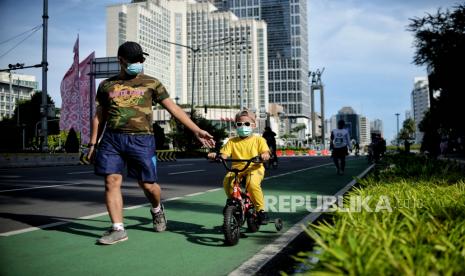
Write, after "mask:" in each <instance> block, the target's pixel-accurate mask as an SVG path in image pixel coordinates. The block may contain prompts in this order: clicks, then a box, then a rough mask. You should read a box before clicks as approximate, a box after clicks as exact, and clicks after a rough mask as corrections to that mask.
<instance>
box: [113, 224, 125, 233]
mask: <svg viewBox="0 0 465 276" xmlns="http://www.w3.org/2000/svg"><path fill="white" fill-rule="evenodd" d="M112 228H113V230H116V231H121V230H124V224H123V223H121V222H118V223H113V225H112Z"/></svg>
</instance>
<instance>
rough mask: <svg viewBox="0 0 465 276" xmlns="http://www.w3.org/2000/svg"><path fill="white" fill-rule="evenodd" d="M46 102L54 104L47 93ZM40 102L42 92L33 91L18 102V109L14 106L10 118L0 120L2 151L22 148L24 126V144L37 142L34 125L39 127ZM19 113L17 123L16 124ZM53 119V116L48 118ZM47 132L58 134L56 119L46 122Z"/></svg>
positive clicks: (27, 145) (31, 144)
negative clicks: (25, 98) (24, 99)
mask: <svg viewBox="0 0 465 276" xmlns="http://www.w3.org/2000/svg"><path fill="white" fill-rule="evenodd" d="M47 98H48V103H49V104H52V105H54V102H53V100H52V98H51V97H50V96H49V95H47ZM41 104H42V93H41V92H37V93H34V94H33V95H32V97H31V99H30V100H26V101H21V102H19V109H18V106H16V108H15V110H14V114H13V116H12V117H11V118H5V119H3V120H2V121H1V122H0V128H1V129H2V132H3V133H4V134H6V133H8V135H0V145H1V146H0V147H1V150H2V151H12V152H14V151H18V150H20V149H21V148H22V134H21V132H22V128H21V127H24V133H25V146H26V148H29V147H31V146H33V145H35V144H38V141H37V139H36V125H37V128H38V129H40V123H39V124H37V123H38V122H39V121H40V120H41V114H40V106H41ZM18 113H19V125H18ZM49 119H54V118H49ZM48 133H49V134H59V133H60V129H59V123H58V121H51V122H48Z"/></svg>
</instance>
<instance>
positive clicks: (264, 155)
mask: <svg viewBox="0 0 465 276" xmlns="http://www.w3.org/2000/svg"><path fill="white" fill-rule="evenodd" d="M260 158H261V159H262V160H263V161H267V160H269V159H270V153H269V152H264V153H262V154H260Z"/></svg>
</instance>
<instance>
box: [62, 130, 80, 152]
mask: <svg viewBox="0 0 465 276" xmlns="http://www.w3.org/2000/svg"><path fill="white" fill-rule="evenodd" d="M65 151H66V152H69V153H74V152H79V139H78V137H77V134H76V131H74V128H71V130H70V131H69V133H68V138H66V143H65Z"/></svg>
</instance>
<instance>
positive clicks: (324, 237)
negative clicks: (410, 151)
mask: <svg viewBox="0 0 465 276" xmlns="http://www.w3.org/2000/svg"><path fill="white" fill-rule="evenodd" d="M359 182H360V185H361V186H360V187H358V188H355V189H353V190H352V191H351V192H350V193H349V195H351V196H361V197H362V198H364V197H367V196H371V197H372V200H370V201H369V204H368V205H369V206H371V207H374V204H375V203H376V202H377V201H378V199H379V198H380V197H381V196H384V197H386V198H388V199H389V205H390V207H391V208H392V212H387V211H381V212H364V211H362V212H344V213H343V212H336V213H334V215H333V216H332V217H331V221H332V222H333V223H329V222H328V221H323V222H320V223H317V224H312V225H310V227H309V228H308V230H307V232H308V234H309V235H310V236H311V237H312V238H313V239H314V240H315V242H316V248H315V249H316V250H320V251H321V253H320V254H315V253H301V254H299V258H298V259H299V260H301V261H302V262H304V263H307V265H310V266H311V264H309V263H308V261H307V257H308V256H315V257H318V258H319V260H320V261H319V262H318V263H317V264H316V265H314V267H313V269H312V271H311V274H312V275H328V274H349V275H427V274H431V275H459V274H460V275H462V274H465V266H464V265H463V264H464V263H465V181H464V176H463V174H462V172H461V171H460V168H459V167H458V166H456V165H454V164H449V163H445V162H439V161H432V160H428V159H425V158H422V157H415V156H400V155H396V156H389V157H387V162H386V163H385V164H384V166H380V167H379V168H377V170H376V171H375V172H374V173H372V174H371V175H370V176H369V177H367V178H366V179H362V180H360V181H359ZM346 198H347V197H346ZM345 204H349V202H347V201H346V202H345ZM314 252H315V251H314Z"/></svg>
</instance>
